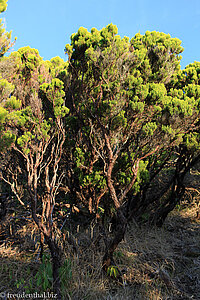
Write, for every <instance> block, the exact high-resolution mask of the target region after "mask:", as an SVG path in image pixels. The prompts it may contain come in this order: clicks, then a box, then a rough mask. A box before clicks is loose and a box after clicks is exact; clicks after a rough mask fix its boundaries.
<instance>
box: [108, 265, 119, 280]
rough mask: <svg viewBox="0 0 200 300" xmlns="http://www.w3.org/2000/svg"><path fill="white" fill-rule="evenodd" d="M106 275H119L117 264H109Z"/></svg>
mask: <svg viewBox="0 0 200 300" xmlns="http://www.w3.org/2000/svg"><path fill="white" fill-rule="evenodd" d="M107 275H108V276H110V277H114V278H117V277H118V276H119V270H118V267H117V266H109V267H108V269H107Z"/></svg>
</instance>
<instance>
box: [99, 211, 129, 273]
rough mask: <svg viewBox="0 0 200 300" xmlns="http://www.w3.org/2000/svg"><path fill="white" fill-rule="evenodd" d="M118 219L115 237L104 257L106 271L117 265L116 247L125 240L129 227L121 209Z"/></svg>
mask: <svg viewBox="0 0 200 300" xmlns="http://www.w3.org/2000/svg"><path fill="white" fill-rule="evenodd" d="M116 221H117V224H116V231H115V234H114V238H113V239H112V241H111V242H110V243H109V244H108V245H107V247H106V252H105V255H104V257H103V270H104V271H106V272H107V270H108V268H109V266H111V265H115V263H114V259H113V254H114V251H115V250H116V248H117V247H118V245H119V243H120V242H121V241H122V240H123V238H124V235H125V232H126V228H127V220H126V218H125V216H124V214H123V213H122V211H121V210H120V209H119V210H118V212H117V216H116Z"/></svg>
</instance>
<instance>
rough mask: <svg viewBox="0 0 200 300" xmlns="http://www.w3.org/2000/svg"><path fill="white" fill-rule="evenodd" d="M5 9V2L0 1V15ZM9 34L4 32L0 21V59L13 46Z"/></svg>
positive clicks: (4, 0)
mask: <svg viewBox="0 0 200 300" xmlns="http://www.w3.org/2000/svg"><path fill="white" fill-rule="evenodd" d="M6 8H7V0H0V13H2V12H4V11H5V10H6ZM13 44H14V43H12V42H11V32H6V31H5V29H4V27H3V23H2V20H0V58H1V57H2V56H3V55H4V54H5V53H6V52H7V51H8V50H9V49H10V48H11V47H12V46H13Z"/></svg>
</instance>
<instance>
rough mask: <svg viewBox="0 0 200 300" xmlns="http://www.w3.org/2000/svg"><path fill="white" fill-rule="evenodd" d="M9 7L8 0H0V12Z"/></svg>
mask: <svg viewBox="0 0 200 300" xmlns="http://www.w3.org/2000/svg"><path fill="white" fill-rule="evenodd" d="M6 8H7V0H0V13H2V12H3V11H5V10H6Z"/></svg>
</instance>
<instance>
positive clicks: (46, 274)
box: [35, 255, 53, 291]
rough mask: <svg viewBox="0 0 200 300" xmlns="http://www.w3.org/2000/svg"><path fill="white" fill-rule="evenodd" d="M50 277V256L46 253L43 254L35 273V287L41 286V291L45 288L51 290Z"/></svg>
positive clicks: (51, 275) (51, 276)
mask: <svg viewBox="0 0 200 300" xmlns="http://www.w3.org/2000/svg"><path fill="white" fill-rule="evenodd" d="M52 278H53V274H52V266H51V261H50V257H49V256H48V255H43V257H42V264H41V265H40V267H39V270H38V272H37V273H36V275H35V279H36V284H37V287H42V290H43V291H46V290H47V289H48V290H51V287H52V280H53V279H52Z"/></svg>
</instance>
